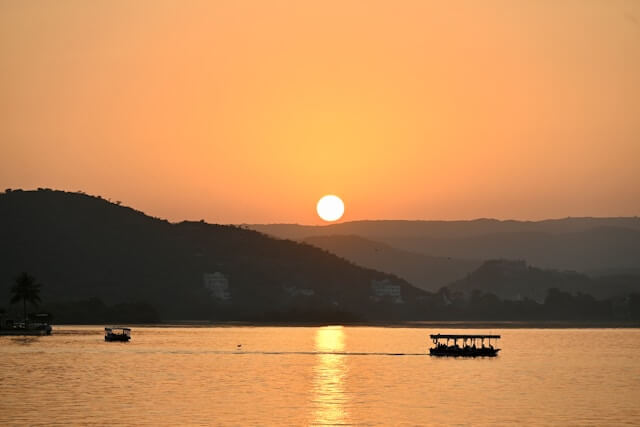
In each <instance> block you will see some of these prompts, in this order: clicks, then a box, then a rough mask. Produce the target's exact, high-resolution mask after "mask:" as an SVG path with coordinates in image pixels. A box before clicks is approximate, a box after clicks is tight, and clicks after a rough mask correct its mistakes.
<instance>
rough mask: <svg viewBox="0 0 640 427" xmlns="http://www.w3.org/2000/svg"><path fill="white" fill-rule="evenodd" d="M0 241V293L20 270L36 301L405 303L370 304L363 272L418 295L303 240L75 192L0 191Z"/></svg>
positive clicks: (218, 310) (205, 312)
mask: <svg viewBox="0 0 640 427" xmlns="http://www.w3.org/2000/svg"><path fill="white" fill-rule="evenodd" d="M0 242H1V245H0V260H1V262H0V283H2V284H3V285H2V286H0V300H1V301H8V290H9V287H10V285H11V283H12V281H13V278H14V277H15V276H16V275H17V274H18V273H19V272H21V271H28V272H30V273H31V274H33V275H34V276H36V277H37V279H38V280H39V281H40V282H42V283H43V284H44V286H43V288H42V300H43V302H45V304H46V303H49V304H53V303H64V302H66V301H73V300H89V299H91V298H94V297H97V298H100V299H101V300H102V301H104V303H105V304H109V305H112V304H117V303H138V302H140V303H148V304H151V306H153V307H154V308H155V309H157V310H158V313H159V315H160V317H161V318H163V319H210V318H264V317H265V313H291V312H295V310H302V312H304V310H305V309H309V310H311V309H313V311H314V316H315V317H322V315H321V314H319V313H324V314H325V316H328V317H331V313H338V314H339V316H344V313H351V314H350V315H351V316H359V317H373V318H375V317H376V316H393V315H394V313H399V314H398V315H406V314H407V313H408V312H409V311H410V310H408V309H407V306H406V305H405V306H404V307H402V308H400V307H399V305H398V304H395V305H391V306H390V308H388V307H386V306H385V304H384V301H383V302H377V303H375V304H374V302H372V301H371V292H372V291H371V283H372V281H373V280H384V279H388V280H389V281H390V282H392V283H394V284H397V285H399V286H400V288H401V291H402V297H403V299H404V300H406V301H412V300H415V299H416V298H417V297H419V296H422V295H424V292H423V291H421V290H419V289H417V288H414V287H413V286H411V285H409V284H408V283H406V282H405V281H403V280H401V279H399V278H396V277H392V276H389V275H388V274H385V273H380V272H377V271H374V270H369V269H365V268H360V267H357V266H355V265H353V264H351V263H349V262H348V261H346V260H343V259H341V258H339V257H337V256H335V255H332V254H330V253H328V252H325V251H323V250H321V249H318V248H315V247H313V246H310V245H307V244H303V243H297V242H293V241H288V240H278V239H274V238H271V237H268V236H266V235H263V234H261V233H258V232H256V231H253V230H247V229H242V228H239V227H234V226H224V225H211V224H206V223H203V222H182V223H179V224H172V223H169V222H167V221H164V220H160V219H157V218H152V217H149V216H147V215H145V214H144V213H142V212H139V211H136V210H134V209H131V208H127V207H122V206H119V205H117V204H114V203H110V202H108V201H106V200H104V199H101V198H98V197H91V196H87V195H84V194H78V193H66V192H60V191H51V190H41V191H15V190H14V191H11V192H7V193H5V194H1V195H0ZM205 274H207V275H208V276H207V277H208V280H209V282H208V286H209V287H205V281H204V279H205V276H204V275H205ZM1 305H5V303H2V304H1ZM383 306H384V307H383ZM382 312H383V313H384V314H382V315H381V314H377V313H382ZM54 315H55V313H54ZM284 317H286V316H284Z"/></svg>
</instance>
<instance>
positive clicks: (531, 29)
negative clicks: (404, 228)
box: [0, 0, 640, 223]
mask: <svg viewBox="0 0 640 427" xmlns="http://www.w3.org/2000/svg"><path fill="white" fill-rule="evenodd" d="M0 186H1V187H2V188H6V187H10V188H35V187H51V188H56V189H65V190H83V191H85V192H87V193H90V194H96V195H97V194H99V195H102V196H104V197H109V198H112V199H113V200H121V201H122V202H123V203H124V204H126V205H130V206H133V207H136V208H138V209H141V210H143V211H145V212H147V213H149V214H152V215H154V216H160V217H164V218H168V219H171V220H180V219H185V218H188V219H200V218H203V219H205V220H207V221H210V222H222V223H240V222H297V223H318V222H319V219H318V218H317V216H316V213H315V203H316V201H317V200H318V198H319V197H320V196H322V195H323V194H326V193H335V194H338V195H340V196H341V197H342V198H343V199H344V201H345V204H346V213H345V216H344V218H343V219H344V220H355V219H467V218H476V217H497V218H517V219H540V218H546V217H564V216H583V215H593V216H605V215H606V216H614V215H616V216H617V215H640V1H634V0H630V1H615V0H602V1H596V0H591V1H587V0H585V1H563V0H535V1H533V0H532V1H516V0H505V1H489V0H488V1H477V0H470V1H455V0H454V1H444V0H442V1H423V0H419V1H391V0H388V1H383V2H376V1H345V0H339V1H330V0H329V1H327V0H324V1H290V2H289V1H286V2H281V1H242V0H240V1H202V2H199V1H193V0H190V1H177V0H176V1H159V0H153V1H113V0H109V1H97V0H92V1H86V0H79V1H65V0H60V1H24V0H15V1H10V0H0Z"/></svg>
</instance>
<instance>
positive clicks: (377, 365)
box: [0, 326, 640, 426]
mask: <svg viewBox="0 0 640 427" xmlns="http://www.w3.org/2000/svg"><path fill="white" fill-rule="evenodd" d="M437 332H441V333H489V332H492V333H499V334H501V335H502V340H500V342H499V347H500V348H502V349H503V350H502V352H501V353H500V356H498V357H497V358H485V359H453V358H432V357H429V356H428V355H426V352H427V349H428V347H429V345H430V341H429V340H428V334H429V333H437ZM132 336H133V338H132V340H131V342H129V343H106V342H104V341H103V338H102V330H101V328H99V327H86V326H78V327H71V326H60V327H54V335H52V336H49V337H28V338H19V337H0V390H1V393H2V394H1V396H0V425H13V424H30V425H32V424H47V425H51V424H110V425H114V424H138V425H185V424H200V425H211V424H213V425H238V426H247V425H273V424H276V425H434V424H435V425H437V424H441V425H470V424H473V425H481V424H529V425H536V424H537V425H621V424H629V425H634V424H635V425H638V423H640V329H505V330H492V331H489V330H486V329H483V330H470V329H464V330H455V329H446V328H378V327H341V326H333V327H213V328H151V327H149V328H146V327H145V328H143V327H135V328H134V329H133V333H132ZM238 344H241V345H242V347H241V348H239V349H238Z"/></svg>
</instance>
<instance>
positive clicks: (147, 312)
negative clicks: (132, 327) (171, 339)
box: [41, 298, 161, 324]
mask: <svg viewBox="0 0 640 427" xmlns="http://www.w3.org/2000/svg"><path fill="white" fill-rule="evenodd" d="M41 308H42V311H43V312H45V313H50V314H51V320H52V322H53V323H56V324H102V323H127V324H131V323H158V322H160V321H161V318H160V316H159V315H158V312H157V310H156V309H155V308H153V307H152V306H151V305H149V304H147V303H144V302H129V303H119V304H113V305H106V304H105V303H104V302H102V300H101V299H100V298H89V299H86V300H79V301H68V302H58V303H50V304H46V305H43V306H42V307H41Z"/></svg>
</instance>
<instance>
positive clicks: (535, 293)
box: [447, 260, 640, 302]
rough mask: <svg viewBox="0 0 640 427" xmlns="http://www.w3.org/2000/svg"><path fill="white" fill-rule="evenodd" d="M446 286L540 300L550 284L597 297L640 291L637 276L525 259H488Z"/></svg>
mask: <svg viewBox="0 0 640 427" xmlns="http://www.w3.org/2000/svg"><path fill="white" fill-rule="evenodd" d="M447 288H448V289H450V290H452V291H454V292H463V293H466V294H467V295H470V294H471V293H472V292H474V291H481V292H484V293H490V294H493V295H496V296H497V297H498V298H501V299H507V300H522V299H527V298H528V299H531V300H534V301H538V302H543V301H544V300H545V298H546V297H547V295H548V290H549V289H550V288H554V289H557V290H560V291H563V292H568V293H570V294H576V293H583V294H589V295H591V296H593V297H596V298H598V299H607V298H615V297H626V296H627V295H629V294H632V293H640V276H629V275H612V276H601V277H598V278H591V277H589V276H586V275H584V274H580V273H577V272H575V271H558V270H545V269H541V268H536V267H532V266H530V265H527V264H526V263H525V262H524V261H511V260H490V261H487V262H485V263H483V264H482V265H481V266H480V267H479V268H478V269H476V270H475V271H473V272H472V273H470V274H469V275H468V276H467V277H465V278H463V279H461V280H457V281H455V282H453V283H451V284H450V285H448V286H447Z"/></svg>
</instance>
